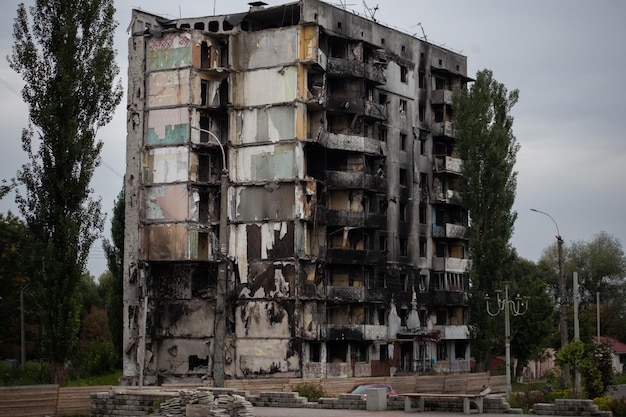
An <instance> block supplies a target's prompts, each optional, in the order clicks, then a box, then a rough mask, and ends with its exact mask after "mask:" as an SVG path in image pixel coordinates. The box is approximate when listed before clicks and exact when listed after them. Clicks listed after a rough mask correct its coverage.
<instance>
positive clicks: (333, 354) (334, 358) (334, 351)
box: [327, 340, 348, 363]
mask: <svg viewBox="0 0 626 417" xmlns="http://www.w3.org/2000/svg"><path fill="white" fill-rule="evenodd" d="M327 347H328V362H329V363H336V362H347V359H348V344H347V343H346V342H338V341H334V340H331V341H328V345H327Z"/></svg>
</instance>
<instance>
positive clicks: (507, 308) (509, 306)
mask: <svg viewBox="0 0 626 417" xmlns="http://www.w3.org/2000/svg"><path fill="white" fill-rule="evenodd" d="M494 292H495V293H496V306H495V311H493V312H492V311H491V308H490V305H491V297H490V296H489V294H485V304H486V306H487V313H488V314H489V315H490V316H492V317H495V316H497V315H498V314H499V313H500V312H501V311H504V349H505V351H506V399H507V400H508V399H509V398H510V396H511V323H510V314H513V316H521V315H523V314H525V313H526V312H527V311H528V304H529V302H528V300H529V298H528V297H522V296H521V295H519V294H515V298H513V300H509V283H508V282H507V281H505V283H504V298H502V290H495V291H494Z"/></svg>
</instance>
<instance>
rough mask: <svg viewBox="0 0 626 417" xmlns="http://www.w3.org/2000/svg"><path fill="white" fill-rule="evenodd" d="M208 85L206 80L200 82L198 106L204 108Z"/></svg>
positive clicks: (208, 82)
mask: <svg viewBox="0 0 626 417" xmlns="http://www.w3.org/2000/svg"><path fill="white" fill-rule="evenodd" d="M209 84H210V81H208V80H201V81H200V104H201V105H203V106H206V105H207V104H208V102H207V94H208V90H209Z"/></svg>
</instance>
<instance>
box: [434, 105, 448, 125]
mask: <svg viewBox="0 0 626 417" xmlns="http://www.w3.org/2000/svg"><path fill="white" fill-rule="evenodd" d="M445 115H446V114H445V112H444V111H443V108H438V109H435V123H443V122H444V121H445V117H446V116H445Z"/></svg>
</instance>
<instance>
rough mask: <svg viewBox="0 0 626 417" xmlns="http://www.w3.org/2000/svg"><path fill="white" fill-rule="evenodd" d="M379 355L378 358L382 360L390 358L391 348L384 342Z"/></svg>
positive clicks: (385, 360)
mask: <svg viewBox="0 0 626 417" xmlns="http://www.w3.org/2000/svg"><path fill="white" fill-rule="evenodd" d="M379 352H380V353H379V355H378V359H379V360H380V361H381V362H387V361H388V360H389V349H388V347H387V345H386V344H382V345H380V351H379Z"/></svg>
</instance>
